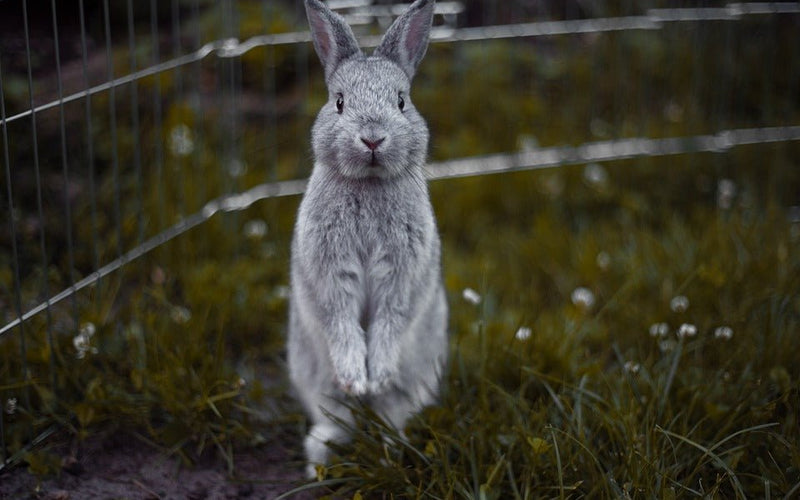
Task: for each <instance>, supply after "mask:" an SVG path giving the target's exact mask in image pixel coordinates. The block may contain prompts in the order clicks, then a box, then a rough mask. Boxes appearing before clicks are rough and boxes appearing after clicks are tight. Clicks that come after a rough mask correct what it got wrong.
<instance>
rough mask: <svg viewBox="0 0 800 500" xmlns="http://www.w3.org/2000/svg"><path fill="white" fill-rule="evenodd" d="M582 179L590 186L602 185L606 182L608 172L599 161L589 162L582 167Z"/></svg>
mask: <svg viewBox="0 0 800 500" xmlns="http://www.w3.org/2000/svg"><path fill="white" fill-rule="evenodd" d="M583 179H584V180H585V181H586V183H587V184H589V185H590V186H595V187H602V186H605V185H606V184H607V183H608V172H606V169H605V168H603V166H602V165H600V164H599V163H590V164H588V165H586V168H584V169H583Z"/></svg>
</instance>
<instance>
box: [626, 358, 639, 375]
mask: <svg viewBox="0 0 800 500" xmlns="http://www.w3.org/2000/svg"><path fill="white" fill-rule="evenodd" d="M623 368H625V371H626V372H628V373H634V374H636V373H639V370H640V369H641V365H639V363H636V362H634V361H626V362H625V366H624V367H623Z"/></svg>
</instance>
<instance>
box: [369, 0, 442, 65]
mask: <svg viewBox="0 0 800 500" xmlns="http://www.w3.org/2000/svg"><path fill="white" fill-rule="evenodd" d="M433 6H434V0H416V2H414V3H413V4H411V7H409V8H408V11H406V12H405V13H404V14H403V15H402V16H400V17H398V18H397V19H396V20H395V22H394V23H393V24H392V25H391V26H390V27H389V30H388V31H387V32H386V35H384V37H383V40H382V41H381V44H380V45H379V46H378V48H377V49H375V55H378V56H383V57H385V58H387V59H389V60H391V61H394V62H395V63H397V64H398V65H399V66H400V67H401V68H402V69H403V71H405V73H406V74H407V75H408V78H413V77H414V73H415V72H416V71H417V66H419V63H420V61H422V57H423V56H424V55H425V51H426V50H427V49H428V38H429V37H430V34H431V25H432V24H433Z"/></svg>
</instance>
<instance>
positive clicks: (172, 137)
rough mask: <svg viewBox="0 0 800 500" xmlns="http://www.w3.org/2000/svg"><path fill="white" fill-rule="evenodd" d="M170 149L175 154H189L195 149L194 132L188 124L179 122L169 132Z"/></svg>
mask: <svg viewBox="0 0 800 500" xmlns="http://www.w3.org/2000/svg"><path fill="white" fill-rule="evenodd" d="M169 150H170V151H171V152H172V154H173V155H175V156H189V155H190V154H192V152H193V151H194V134H193V133H192V129H190V128H189V127H188V126H187V125H186V124H183V123H181V124H179V125H176V126H175V127H173V128H172V130H170V132H169Z"/></svg>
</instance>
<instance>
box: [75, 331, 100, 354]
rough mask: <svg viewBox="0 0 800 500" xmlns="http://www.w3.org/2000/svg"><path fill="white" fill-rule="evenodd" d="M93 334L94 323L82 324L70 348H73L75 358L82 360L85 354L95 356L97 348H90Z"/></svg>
mask: <svg viewBox="0 0 800 500" xmlns="http://www.w3.org/2000/svg"><path fill="white" fill-rule="evenodd" d="M94 333H95V326H94V323H84V324H83V325H81V327H80V329H79V330H78V334H77V335H75V336H74V337H73V338H72V346H73V347H74V348H75V357H76V358H78V359H83V358H85V357H86V355H87V354H97V348H96V347H93V346H92V337H93V336H94Z"/></svg>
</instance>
